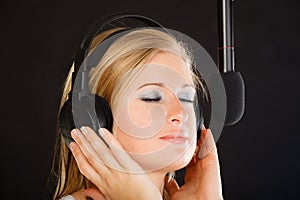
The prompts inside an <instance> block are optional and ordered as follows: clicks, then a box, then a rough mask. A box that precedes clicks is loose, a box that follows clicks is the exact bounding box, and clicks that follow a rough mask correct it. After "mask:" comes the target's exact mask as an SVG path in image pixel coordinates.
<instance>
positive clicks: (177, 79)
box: [126, 53, 193, 96]
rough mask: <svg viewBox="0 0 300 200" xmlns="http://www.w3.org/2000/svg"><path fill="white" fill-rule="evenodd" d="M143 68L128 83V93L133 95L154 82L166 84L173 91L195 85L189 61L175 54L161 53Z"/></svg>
mask: <svg viewBox="0 0 300 200" xmlns="http://www.w3.org/2000/svg"><path fill="white" fill-rule="evenodd" d="M141 69H142V70H141V71H140V72H139V73H138V74H137V76H135V78H133V79H132V80H131V83H130V84H129V85H128V88H127V90H126V95H129V96H131V94H133V93H134V91H136V90H137V89H139V88H140V87H142V86H144V85H149V84H150V85H151V84H153V83H154V84H155V83H158V84H160V85H164V86H165V87H167V88H168V89H170V90H171V91H173V92H176V91H178V90H180V89H182V88H183V87H186V86H187V85H192V86H193V80H192V78H191V77H192V76H191V71H190V67H189V66H188V64H187V62H185V61H184V60H183V59H182V58H181V57H179V56H177V55H175V54H171V53H159V54H157V55H156V56H154V57H153V58H152V59H151V60H150V62H148V63H146V64H144V65H143V66H142V67H141ZM128 93H131V94H128Z"/></svg>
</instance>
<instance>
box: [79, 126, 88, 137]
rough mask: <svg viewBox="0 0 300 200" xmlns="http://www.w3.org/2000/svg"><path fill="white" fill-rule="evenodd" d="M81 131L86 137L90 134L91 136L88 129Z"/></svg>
mask: <svg viewBox="0 0 300 200" xmlns="http://www.w3.org/2000/svg"><path fill="white" fill-rule="evenodd" d="M80 130H81V131H82V133H83V134H84V135H88V134H89V130H88V128H87V127H85V126H83V127H81V128H80Z"/></svg>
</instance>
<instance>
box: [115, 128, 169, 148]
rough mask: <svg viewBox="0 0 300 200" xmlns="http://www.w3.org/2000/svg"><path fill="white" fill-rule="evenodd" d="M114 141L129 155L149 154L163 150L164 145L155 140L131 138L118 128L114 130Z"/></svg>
mask: <svg viewBox="0 0 300 200" xmlns="http://www.w3.org/2000/svg"><path fill="white" fill-rule="evenodd" d="M115 135H116V139H117V140H118V141H119V143H120V144H121V145H122V147H123V148H124V150H126V151H127V152H129V153H142V154H144V153H149V152H154V151H157V150H159V149H162V148H164V146H165V144H161V143H158V142H157V138H155V137H154V138H149V139H142V138H139V137H135V136H132V135H130V134H127V133H126V132H124V131H122V130H121V129H120V128H118V127H117V128H116V131H115Z"/></svg>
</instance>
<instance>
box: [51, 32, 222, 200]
mask: <svg viewBox="0 0 300 200" xmlns="http://www.w3.org/2000/svg"><path fill="white" fill-rule="evenodd" d="M117 30H118V29H112V30H109V31H106V32H103V33H101V34H100V35H98V36H97V37H95V39H94V40H93V43H92V45H91V48H90V52H92V51H93V49H94V48H95V47H96V46H97V45H98V44H99V43H100V42H101V41H103V40H104V39H105V38H106V37H108V36H109V35H110V34H111V33H113V32H115V31H117ZM191 63H192V60H191V56H190V55H189V53H188V52H187V50H186V49H185V48H184V45H182V44H181V43H180V42H178V41H177V40H176V39H175V38H173V37H172V36H171V35H169V34H167V33H165V32H162V31H159V30H154V29H137V30H133V31H131V32H129V33H127V34H126V35H124V36H122V37H121V38H119V39H118V40H117V41H115V42H114V43H113V44H112V45H111V47H110V48H109V49H108V50H107V52H106V53H105V54H104V56H103V57H102V58H101V60H100V62H99V64H98V65H97V67H95V68H94V69H93V70H92V71H91V73H90V81H89V85H90V88H91V92H92V93H94V94H97V95H99V96H102V97H104V98H105V99H106V100H107V102H108V103H109V105H110V108H111V109H112V113H113V117H114V122H113V130H112V133H110V132H109V131H107V130H106V129H101V130H99V134H100V135H101V136H102V137H103V138H104V139H105V141H106V142H107V144H108V147H107V146H106V144H105V143H103V142H102V140H101V139H100V138H99V137H98V136H97V134H96V133H95V132H94V131H93V130H92V129H90V128H89V127H82V128H81V129H80V130H79V129H74V130H72V132H71V135H72V138H73V139H74V141H75V142H72V143H71V144H70V148H68V146H67V145H66V142H65V141H64V138H63V137H62V136H61V135H59V136H58V137H59V138H58V142H57V143H58V145H59V151H60V152H59V156H58V159H57V160H58V173H57V177H58V182H57V187H56V191H55V195H54V199H60V198H62V199H76V200H80V199H86V198H87V197H90V198H92V199H113V200H115V199H130V200H132V199H139V200H140V199H151V200H153V199H174V200H176V199H208V200H214V199H223V198H222V191H221V180H220V172H219V164H218V157H217V150H216V147H215V144H214V140H213V136H212V134H211V132H210V130H209V129H205V128H204V127H203V129H202V133H201V137H200V138H199V140H198V142H197V137H196V136H197V128H196V127H197V126H196V123H197V122H196V116H195V111H194V102H193V101H194V97H195V95H196V94H195V91H196V87H201V84H199V83H200V82H199V80H198V79H197V76H195V74H193V71H192V67H191ZM72 70H73V68H71V70H70V73H69V76H68V78H67V80H66V83H65V88H64V92H63V96H62V100H61V107H62V105H63V104H64V102H65V101H66V100H67V94H68V92H69V90H70V87H71V72H72ZM58 132H59V131H58ZM192 158H193V159H192ZM185 166H186V167H187V170H186V175H185V184H184V185H183V186H182V187H181V188H179V187H178V185H177V183H176V181H175V180H174V178H173V175H172V174H174V171H175V170H178V169H180V168H183V167H185ZM167 174H168V177H167V178H166V175H167Z"/></svg>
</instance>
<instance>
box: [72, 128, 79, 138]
mask: <svg viewBox="0 0 300 200" xmlns="http://www.w3.org/2000/svg"><path fill="white" fill-rule="evenodd" d="M71 135H72V137H73V138H77V137H78V132H77V130H76V129H73V130H72V131H71Z"/></svg>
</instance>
